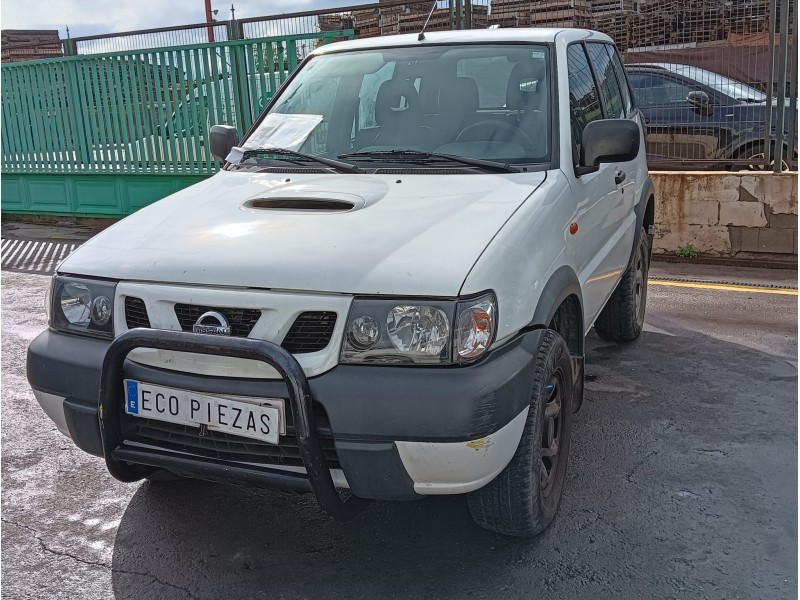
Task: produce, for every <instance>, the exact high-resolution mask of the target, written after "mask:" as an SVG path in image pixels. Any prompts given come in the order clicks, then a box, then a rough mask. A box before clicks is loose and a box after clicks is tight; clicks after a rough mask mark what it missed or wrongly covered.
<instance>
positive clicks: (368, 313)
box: [341, 293, 497, 365]
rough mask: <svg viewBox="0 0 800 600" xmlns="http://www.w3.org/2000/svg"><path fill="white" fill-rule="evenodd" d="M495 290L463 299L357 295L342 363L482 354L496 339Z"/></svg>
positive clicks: (467, 358)
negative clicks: (410, 298)
mask: <svg viewBox="0 0 800 600" xmlns="http://www.w3.org/2000/svg"><path fill="white" fill-rule="evenodd" d="M496 321H497V302H496V300H495V299H494V294H492V293H487V294H482V295H481V296H478V297H475V298H470V299H467V300H462V301H455V300H442V301H420V300H416V299H415V300H384V299H373V298H356V299H355V300H353V304H352V306H351V308H350V315H349V316H348V319H347V324H346V326H345V331H344V340H343V342H342V352H341V362H342V363H355V364H408V365H449V364H453V363H466V362H471V361H474V360H477V359H478V358H479V357H481V356H482V355H483V354H484V353H485V352H486V351H487V350H488V349H489V346H490V345H491V343H492V341H493V340H494V334H495V328H496Z"/></svg>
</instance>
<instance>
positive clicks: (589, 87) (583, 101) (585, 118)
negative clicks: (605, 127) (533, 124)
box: [567, 44, 603, 146]
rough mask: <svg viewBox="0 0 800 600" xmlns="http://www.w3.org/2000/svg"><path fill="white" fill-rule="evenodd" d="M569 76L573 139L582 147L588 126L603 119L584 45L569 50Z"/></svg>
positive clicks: (570, 47) (573, 46)
mask: <svg viewBox="0 0 800 600" xmlns="http://www.w3.org/2000/svg"><path fill="white" fill-rule="evenodd" d="M567 76H568V78H569V108H570V120H571V122H572V139H573V141H574V142H575V144H576V145H578V146H580V144H581V139H582V137H583V130H584V128H585V127H586V125H588V124H589V123H590V122H592V121H595V120H597V119H602V118H603V111H602V109H601V108H600V97H599V96H598V94H597V88H596V87H595V85H594V78H593V77H592V70H591V68H590V67H589V60H588V59H587V58H586V52H584V50H583V44H573V45H572V46H569V47H568V48H567Z"/></svg>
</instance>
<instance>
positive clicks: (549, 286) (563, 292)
mask: <svg viewBox="0 0 800 600" xmlns="http://www.w3.org/2000/svg"><path fill="white" fill-rule="evenodd" d="M569 296H575V297H577V298H578V305H579V307H580V318H581V329H582V331H581V335H580V345H581V354H583V338H584V333H585V327H584V324H583V294H581V284H580V282H579V281H578V276H577V274H576V273H575V271H573V270H572V268H571V267H569V266H567V265H564V266H561V267H559V268H558V269H556V270H555V272H554V273H553V274H552V275H551V277H550V279H549V280H548V281H547V283H546V284H545V286H544V289H543V290H542V293H541V295H540V296H539V301H538V302H537V304H536V309H535V310H534V311H533V319H532V320H531V323H530V327H532V328H542V327H544V328H546V327H547V326H548V325H549V324H550V321H552V320H553V316H554V315H555V314H556V310H558V307H559V306H561V303H562V302H564V300H566V299H567V297H569Z"/></svg>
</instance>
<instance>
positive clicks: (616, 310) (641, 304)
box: [594, 228, 650, 342]
mask: <svg viewBox="0 0 800 600" xmlns="http://www.w3.org/2000/svg"><path fill="white" fill-rule="evenodd" d="M649 268H650V244H649V243H648V237H647V232H646V231H645V230H644V228H642V229H641V230H640V231H639V246H638V247H637V248H636V253H635V254H634V256H633V262H632V263H631V264H630V266H629V267H628V270H627V271H625V274H624V275H623V276H622V279H621V280H620V282H619V285H618V286H617V289H616V290H614V293H613V294H611V297H610V298H609V299H608V302H607V303H606V305H605V307H604V308H603V311H602V312H601V313H600V316H599V317H597V321H595V323H594V330H595V331H596V332H597V335H599V336H600V337H601V338H603V339H604V340H614V341H617V342H630V341H633V340H635V339H636V338H638V337H639V334H640V333H642V327H643V326H644V313H645V310H646V308H647V272H648V270H649Z"/></svg>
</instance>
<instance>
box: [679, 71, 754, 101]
mask: <svg viewBox="0 0 800 600" xmlns="http://www.w3.org/2000/svg"><path fill="white" fill-rule="evenodd" d="M674 70H675V72H676V73H679V74H681V75H683V76H684V77H688V78H689V79H694V80H695V81H697V82H698V83H702V84H704V85H707V86H709V87H710V88H713V89H715V90H717V91H718V92H722V93H723V94H725V95H726V96H730V97H731V98H734V99H736V100H739V101H741V102H766V100H767V96H766V94H764V93H762V92H759V91H758V90H757V89H755V88H751V87H750V86H749V85H747V84H744V83H742V82H741V81H736V80H734V79H730V78H728V77H725V76H724V75H720V74H719V73H714V72H712V71H706V70H705V69H700V68H698V67H690V66H688V65H680V66H677V67H675V69H674Z"/></svg>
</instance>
